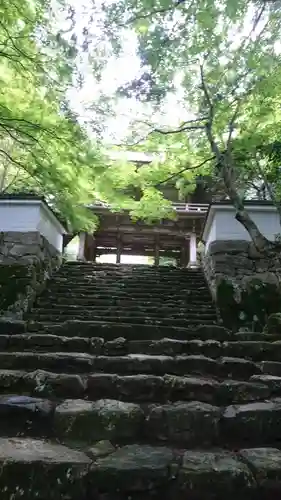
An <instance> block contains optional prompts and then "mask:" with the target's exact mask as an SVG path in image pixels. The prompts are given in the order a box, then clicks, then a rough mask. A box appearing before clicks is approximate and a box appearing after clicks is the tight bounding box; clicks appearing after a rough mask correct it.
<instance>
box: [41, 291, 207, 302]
mask: <svg viewBox="0 0 281 500" xmlns="http://www.w3.org/2000/svg"><path fill="white" fill-rule="evenodd" d="M150 292H151V291H150ZM44 297H47V298H49V297H50V298H52V300H54V301H56V300H57V298H60V297H68V298H69V299H71V301H73V300H75V301H76V298H77V299H79V298H86V299H91V300H96V299H109V298H110V299H111V300H114V299H115V298H116V299H119V300H120V299H129V300H131V301H132V300H134V301H136V302H138V303H141V302H146V303H152V304H154V303H159V299H160V297H162V299H163V301H161V303H163V302H164V301H168V300H169V301H173V302H174V303H178V301H179V300H184V301H185V302H186V303H188V304H193V303H200V304H205V302H207V303H210V302H211V296H210V294H209V293H207V292H206V293H204V294H203V293H197V292H195V293H192V294H191V293H190V294H189V293H184V294H181V295H178V296H177V295H175V294H173V293H171V292H170V293H169V294H167V295H165V294H161V293H160V294H153V293H144V292H136V293H134V294H133V293H128V292H126V291H125V290H124V291H122V290H120V291H119V292H114V293H113V291H110V290H108V291H106V290H96V291H95V293H93V292H90V291H89V290H87V289H85V290H84V291H83V293H82V292H77V291H76V290H75V289H74V290H73V288H72V289H71V290H68V291H66V290H56V291H53V290H52V289H51V288H49V289H48V290H47V292H45V293H44Z"/></svg>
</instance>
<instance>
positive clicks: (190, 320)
mask: <svg viewBox="0 0 281 500" xmlns="http://www.w3.org/2000/svg"><path fill="white" fill-rule="evenodd" d="M26 318H27V319H32V320H34V321H40V322H53V323H60V322H64V321H71V320H77V321H80V320H81V321H83V320H87V319H88V320H89V321H101V322H106V321H107V322H112V323H113V324H114V323H129V324H131V325H132V326H134V325H135V324H136V325H141V324H144V325H146V324H148V325H149V324H151V325H154V324H155V325H160V326H161V325H163V326H166V327H168V326H169V325H170V326H175V327H177V326H178V327H182V328H188V327H192V326H199V325H205V324H206V325H207V324H215V323H216V322H217V318H216V315H215V314H211V315H210V317H208V318H205V317H202V316H201V315H200V314H199V315H196V316H195V315H194V316H191V315H188V316H186V319H173V318H172V319H170V318H161V317H158V318H157V317H155V318H146V317H144V316H135V317H133V316H120V317H117V316H111V317H109V316H100V315H96V316H94V315H91V316H89V317H87V315H86V314H84V315H83V314H81V316H79V315H78V314H75V313H73V314H58V313H57V314H55V313H54V314H50V313H44V312H42V313H38V312H35V311H34V312H33V313H32V314H27V315H26Z"/></svg>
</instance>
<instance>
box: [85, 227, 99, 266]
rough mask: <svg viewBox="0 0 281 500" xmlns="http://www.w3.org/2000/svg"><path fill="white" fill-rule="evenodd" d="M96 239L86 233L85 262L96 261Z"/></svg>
mask: <svg viewBox="0 0 281 500" xmlns="http://www.w3.org/2000/svg"><path fill="white" fill-rule="evenodd" d="M96 248H97V247H96V239H95V237H94V235H93V234H89V233H85V244H84V260H86V261H88V262H95V261H96Z"/></svg>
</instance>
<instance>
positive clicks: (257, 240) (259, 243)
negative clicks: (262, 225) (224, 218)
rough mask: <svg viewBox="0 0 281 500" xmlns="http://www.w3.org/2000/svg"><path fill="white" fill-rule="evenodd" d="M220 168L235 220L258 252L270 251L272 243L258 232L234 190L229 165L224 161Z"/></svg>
mask: <svg viewBox="0 0 281 500" xmlns="http://www.w3.org/2000/svg"><path fill="white" fill-rule="evenodd" d="M221 167H222V171H221V173H222V178H223V181H224V185H225V189H226V192H227V194H228V196H229V198H230V201H231V202H232V203H233V206H234V208H235V209H236V215H235V218H236V220H237V221H238V222H240V223H241V224H242V225H243V226H244V228H245V229H246V231H247V232H248V233H249V235H250V237H251V239H252V241H253V243H254V245H255V247H256V248H257V249H258V250H259V251H260V252H265V251H267V250H270V249H271V248H272V247H273V246H274V243H272V242H271V241H269V240H268V239H267V238H265V236H263V234H262V233H261V232H260V230H259V228H258V226H257V225H256V223H255V222H254V221H253V220H252V219H251V217H250V215H249V214H248V212H247V210H246V209H245V207H244V203H243V200H242V198H241V197H240V196H239V194H238V192H237V190H236V188H235V185H234V182H233V179H232V177H231V170H232V166H231V163H230V164H227V162H226V160H225V159H224V160H223V165H221Z"/></svg>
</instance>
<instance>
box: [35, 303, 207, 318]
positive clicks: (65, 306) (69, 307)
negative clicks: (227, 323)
mask: <svg viewBox="0 0 281 500" xmlns="http://www.w3.org/2000/svg"><path fill="white" fill-rule="evenodd" d="M121 304H122V303H121ZM86 305H87V304H85V303H84V304H80V303H79V304H74V303H72V302H70V303H67V302H66V303H65V302H63V303H59V304H58V303H53V302H52V301H51V300H50V301H47V300H43V299H40V300H37V304H36V306H35V308H37V310H38V309H40V308H42V309H48V308H50V307H51V308H52V311H54V310H57V309H58V310H60V311H84V310H85V309H86V310H89V311H95V310H98V311H104V315H106V314H108V313H109V312H114V311H116V312H117V311H118V312H119V311H122V312H125V311H130V313H132V314H134V315H135V314H138V313H139V312H141V313H144V314H147V315H150V314H153V315H154V314H155V313H159V312H161V315H162V314H164V313H167V314H169V315H171V314H172V313H173V312H175V310H177V311H180V312H182V313H183V314H186V313H188V312H189V311H193V310H196V307H194V306H190V305H180V306H177V305H176V304H173V305H167V306H163V305H159V306H153V305H150V306H149V305H143V306H142V305H138V304H137V303H131V304H126V303H125V304H124V303H123V305H115V304H114V305H112V306H110V307H108V306H107V305H103V304H102V305H100V304H88V305H87V307H86ZM201 307H202V308H200V309H201V310H202V311H204V310H205V311H206V312H210V311H211V312H214V311H215V307H214V305H213V304H204V307H203V306H201Z"/></svg>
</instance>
